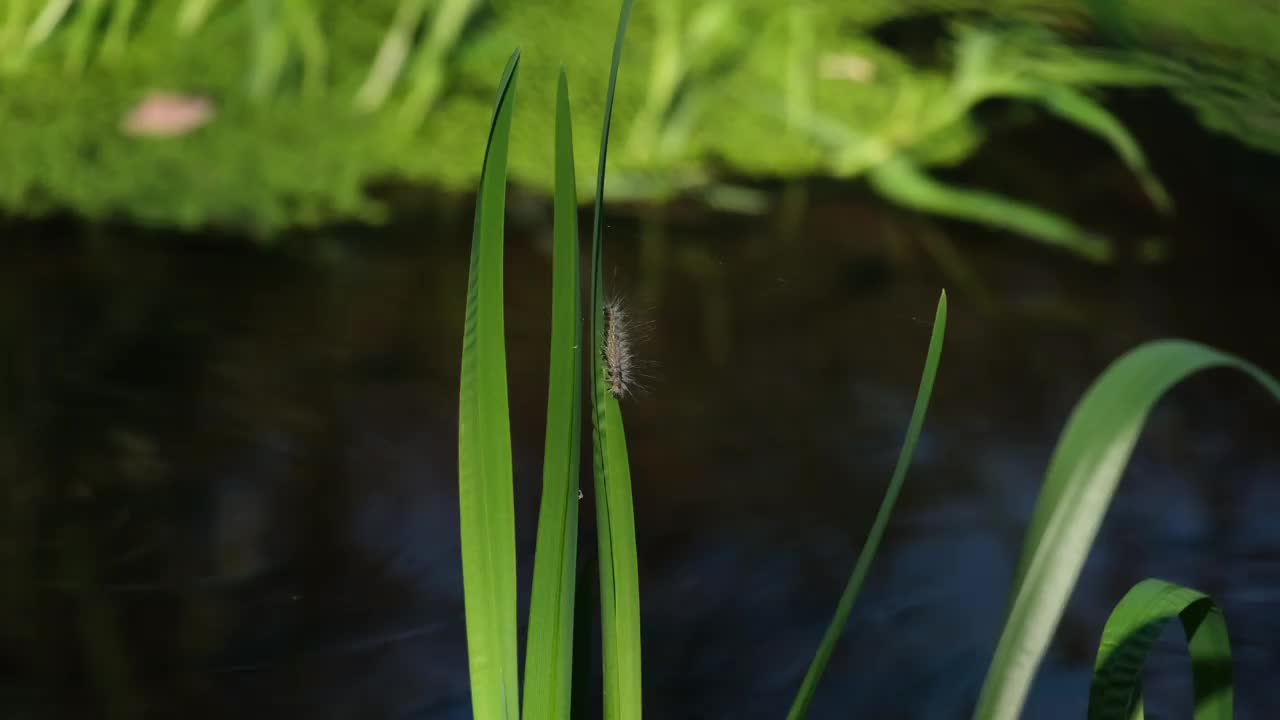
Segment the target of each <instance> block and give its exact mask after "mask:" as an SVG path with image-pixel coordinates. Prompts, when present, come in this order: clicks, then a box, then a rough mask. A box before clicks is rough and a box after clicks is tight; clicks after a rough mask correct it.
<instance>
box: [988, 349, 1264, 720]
mask: <svg viewBox="0 0 1280 720" xmlns="http://www.w3.org/2000/svg"><path fill="white" fill-rule="evenodd" d="M1220 367H1221V368H1234V369H1236V370H1239V371H1242V372H1244V373H1246V374H1248V375H1249V376H1251V377H1253V378H1254V379H1255V380H1257V381H1258V382H1259V383H1260V384H1261V385H1262V386H1263V387H1265V388H1266V389H1267V390H1268V391H1269V392H1270V393H1271V394H1272V395H1273V396H1274V397H1275V398H1276V399H1277V400H1280V383H1277V382H1276V379H1275V378H1274V377H1272V376H1270V375H1268V374H1267V373H1265V372H1263V371H1262V370H1260V369H1259V368H1257V367H1256V366H1254V365H1253V364H1251V363H1248V362H1246V361H1244V360H1241V359H1240V358H1237V357H1235V356H1232V355H1228V354H1226V353H1222V352H1219V351H1218V350H1215V349H1213V348H1210V347H1207V346H1205V345H1201V344H1199V343H1194V342H1189V341H1185V340H1159V341H1154V342H1150V343H1147V344H1145V345H1142V346H1140V347H1138V348H1136V349H1134V350H1131V351H1130V352H1128V353H1126V354H1125V355H1123V356H1121V357H1120V358H1119V359H1117V360H1116V361H1115V362H1114V363H1112V364H1111V366H1110V367H1109V368H1107V370H1106V371H1105V372H1104V373H1103V374H1102V376H1101V377H1099V378H1098V379H1097V380H1096V381H1095V382H1094V384H1093V385H1092V386H1091V387H1090V388H1089V390H1088V391H1087V392H1086V393H1085V395H1084V397H1083V398H1082V399H1081V400H1080V403H1079V404H1078V405H1077V406H1076V408H1075V410H1074V411H1072V413H1071V417H1070V418H1069V419H1068V421H1067V426H1066V428H1065V429H1064V430H1063V433H1062V436H1061V438H1060V439H1059V441H1058V446H1057V448H1056V449H1055V450H1054V453H1053V458H1052V460H1051V461H1050V463H1049V469H1048V471H1047V473H1046V476H1045V483H1044V488H1043V489H1042V490H1041V492H1040V498H1039V499H1038V500H1037V501H1036V508H1035V512H1034V514H1033V515H1032V518H1031V527H1030V529H1029V530H1028V532H1027V539H1026V541H1025V543H1024V544H1023V548H1022V558H1021V560H1020V561H1019V564H1018V569H1017V572H1016V573H1015V575H1014V582H1013V592H1012V597H1011V599H1010V607H1009V614H1008V617H1007V619H1006V620H1005V626H1004V630H1003V631H1002V633H1001V636H1000V642H999V644H998V645H997V647H996V652H995V656H994V657H993V658H992V660H991V666H990V668H989V669H988V670H987V678H986V681H985V683H984V685H983V687H982V693H981V695H980V696H979V699H978V705H977V707H976V709H975V711H974V717H975V718H980V719H981V720H988V719H990V718H995V719H998V720H1013V718H1016V717H1017V716H1018V714H1019V713H1020V712H1021V711H1022V706H1023V704H1024V702H1025V701H1026V696H1027V692H1028V691H1029V690H1030V688H1031V680H1032V678H1033V677H1034V675H1035V672H1036V669H1037V668H1038V667H1039V665H1040V661H1041V659H1043V657H1044V653H1045V650H1046V649H1047V648H1048V645H1049V641H1050V639H1051V638H1052V636H1053V633H1054V630H1055V629H1056V628H1057V625H1058V621H1059V620H1060V619H1061V618H1062V611H1063V609H1064V608H1065V607H1066V604H1067V599H1068V597H1069V596H1070V595H1071V591H1072V589H1073V588H1074V587H1075V583H1076V580H1077V579H1078V578H1079V576H1080V570H1081V568H1082V567H1083V566H1084V562H1085V558H1086V556H1087V555H1088V553H1089V548H1090V547H1091V546H1092V544H1093V541H1094V538H1095V537H1096V536H1097V534H1098V528H1099V527H1100V526H1101V524H1102V519H1103V516H1104V514H1105V513H1106V510H1107V507H1108V505H1110V503H1111V498H1112V496H1113V495H1114V494H1115V489H1116V485H1117V484H1118V483H1119V482H1120V476H1121V474H1122V473H1123V472H1124V469H1125V466H1126V465H1127V464H1128V462H1129V457H1130V455H1131V454H1132V453H1133V447H1134V445H1135V444H1136V443H1137V440H1138V435H1139V433H1140V432H1141V431H1142V428H1143V425H1144V424H1145V423H1146V418H1147V415H1148V413H1149V412H1150V411H1151V407H1152V405H1154V404H1155V402H1156V401H1157V400H1159V399H1160V398H1161V397H1162V396H1163V395H1164V394H1165V393H1166V392H1168V391H1169V389H1170V388H1172V387H1173V386H1174V385H1176V384H1178V383H1179V382H1181V381H1182V380H1184V379H1185V378H1187V377H1188V376H1189V375H1192V374H1193V373H1196V372H1199V371H1201V370H1206V369H1209V368H1220Z"/></svg>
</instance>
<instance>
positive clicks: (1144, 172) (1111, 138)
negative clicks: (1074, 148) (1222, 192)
mask: <svg viewBox="0 0 1280 720" xmlns="http://www.w3.org/2000/svg"><path fill="white" fill-rule="evenodd" d="M1019 94H1021V95H1023V96H1024V97H1027V98H1028V99H1030V100H1035V101H1036V102H1039V103H1040V104H1041V105H1043V106H1044V107H1045V108H1046V109H1047V110H1049V111H1050V112H1052V113H1053V114H1055V115H1057V116H1058V117H1060V118H1062V119H1063V120H1066V121H1067V122H1070V123H1072V124H1074V125H1076V126H1077V127H1080V128H1083V129H1084V130H1087V131H1089V132H1091V133H1093V134H1094V135H1097V136H1098V137H1099V138H1101V139H1102V140H1105V141H1106V142H1107V144H1108V145H1110V146H1111V149H1113V150H1115V151H1116V154H1118V155H1119V156H1120V159H1121V160H1123V161H1124V163H1125V165H1127V166H1128V167H1129V170H1130V172H1132V173H1133V174H1134V176H1135V177H1137V179H1138V182H1139V183H1140V184H1141V185H1142V191H1143V192H1145V193H1146V194H1147V197H1148V198H1150V199H1151V202H1152V203H1153V204H1154V205H1155V207H1156V209H1157V210H1159V211H1160V212H1162V213H1168V212H1170V211H1171V210H1172V209H1173V200H1172V199H1171V198H1170V197H1169V193H1168V191H1167V190H1165V188H1164V185H1163V184H1162V183H1161V182H1160V180H1159V179H1158V178H1157V177H1156V176H1155V173H1153V172H1152V171H1151V167H1150V166H1149V165H1148V164H1147V158H1146V156H1145V155H1144V154H1143V152H1142V148H1141V147H1140V146H1139V145H1138V141H1137V140H1136V139H1135V138H1134V137H1133V135H1132V134H1131V133H1130V132H1129V129H1128V128H1126V127H1125V126H1124V123H1122V122H1120V120H1119V119H1118V118H1116V116H1115V115H1112V114H1111V112H1110V111H1109V110H1107V109H1106V108H1105V107H1104V106H1103V105H1102V104H1101V103H1099V102H1097V101H1096V100H1094V99H1093V98H1091V97H1089V96H1088V95H1085V94H1084V93H1082V92H1080V91H1078V90H1074V89H1072V88H1069V87H1066V86H1063V85H1055V84H1050V83H1036V84H1034V85H1029V86H1028V87H1027V89H1026V91H1025V92H1022V93H1019Z"/></svg>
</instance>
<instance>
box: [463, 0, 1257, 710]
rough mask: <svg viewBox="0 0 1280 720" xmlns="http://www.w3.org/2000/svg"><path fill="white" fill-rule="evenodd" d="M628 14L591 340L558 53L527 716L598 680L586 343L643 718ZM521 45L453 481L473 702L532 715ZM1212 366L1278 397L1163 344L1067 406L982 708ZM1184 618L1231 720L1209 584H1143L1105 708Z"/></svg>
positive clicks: (472, 300) (619, 685) (604, 551)
mask: <svg viewBox="0 0 1280 720" xmlns="http://www.w3.org/2000/svg"><path fill="white" fill-rule="evenodd" d="M630 10H631V2H630V0H623V3H622V9H621V13H620V15H619V20H618V28H617V35H616V37H615V41H614V51H613V59H612V63H611V66H610V75H609V86H608V93H607V95H606V99H605V112H604V127H603V130H602V137H601V143H600V154H599V164H598V174H597V178H596V187H595V213H594V219H593V225H592V255H591V263H592V264H591V274H590V277H591V281H590V289H589V293H590V295H589V297H590V306H589V314H588V318H589V327H588V331H587V332H586V333H585V337H586V339H587V342H585V343H584V342H583V337H584V333H583V330H582V317H581V307H582V303H581V294H580V288H579V281H578V277H579V275H578V267H577V226H576V220H575V200H574V199H575V196H576V187H575V180H574V170H573V167H574V166H573V144H572V132H571V127H572V124H571V121H570V117H569V115H570V111H569V103H568V82H567V79H566V76H565V73H564V71H563V69H562V70H561V73H560V79H559V86H558V95H557V104H556V125H555V128H556V130H555V160H556V162H555V189H556V194H555V197H556V206H555V210H556V213H555V233H554V234H555V244H554V257H553V279H552V295H553V300H552V319H551V321H552V331H551V373H550V378H549V384H548V391H549V394H548V402H547V435H546V444H545V457H544V466H543V493H542V505H541V508H540V511H539V517H538V536H537V547H536V551H535V565H534V578H533V590H532V599H531V603H530V616H529V631H528V633H529V634H528V643H527V648H528V650H527V652H528V654H527V657H526V662H525V668H526V671H525V673H526V674H525V682H524V696H523V701H524V714H525V717H526V718H568V717H569V716H570V712H571V709H572V707H573V698H574V687H573V683H574V678H575V677H576V678H579V679H580V678H582V677H585V674H584V673H583V672H582V668H581V665H582V663H583V662H585V659H584V658H582V657H581V654H579V655H578V656H577V657H575V654H574V649H575V632H574V629H575V622H576V614H577V613H581V612H583V611H584V610H585V608H583V607H581V606H580V605H577V603H578V598H579V597H580V596H582V593H581V592H580V591H581V588H580V587H579V586H578V584H577V568H576V558H577V551H578V545H577V542H578V538H577V533H578V516H577V502H578V499H579V495H578V488H579V483H578V475H579V470H580V468H579V465H578V460H577V458H578V450H579V438H580V430H581V423H582V419H581V402H580V401H581V399H582V385H581V382H582V381H581V370H582V367H583V364H584V363H583V353H586V358H587V360H586V367H587V368H589V374H588V377H589V383H590V384H589V396H590V400H591V403H590V407H591V413H592V415H591V420H592V431H593V432H592V446H593V473H594V478H595V498H594V499H595V509H596V520H597V523H596V525H597V532H596V539H597V545H598V555H599V568H598V573H597V577H598V588H599V602H600V616H601V627H602V637H601V641H602V644H603V651H604V652H603V662H604V717H605V718H607V720H617V719H626V720H638V719H639V718H640V717H641V694H642V693H641V678H642V676H641V670H640V642H641V634H640V589H639V581H638V571H637V566H638V562H637V555H636V552H637V551H636V541H635V517H634V509H633V506H632V498H631V477H630V467H629V462H628V458H627V447H626V437H625V430H624V428H623V421H622V414H621V411H620V409H619V405H618V395H620V394H621V393H620V392H618V389H619V372H618V371H619V368H618V365H619V364H620V363H621V360H620V356H621V354H622V353H621V350H620V348H619V347H618V345H617V337H616V335H615V336H613V337H611V336H610V335H611V334H610V326H611V323H615V324H616V322H617V320H618V318H617V317H616V308H615V309H613V310H612V313H615V314H614V315H613V316H612V317H611V314H610V313H611V311H610V310H608V309H607V308H606V304H605V301H604V297H605V296H604V287H603V282H602V276H603V273H602V267H603V250H604V237H603V232H602V228H603V222H602V218H603V195H604V185H605V182H604V181H605V165H606V156H607V149H608V141H609V127H610V122H611V118H612V106H613V100H614V91H615V88H616V81H617V74H618V67H619V64H620V58H621V48H622V41H623V37H624V35H625V31H626V26H627V21H628V18H629V14H630ZM519 60H520V53H519V51H518V50H517V51H516V52H515V53H514V54H513V55H512V56H511V58H510V60H509V61H508V64H507V68H506V70H505V72H504V73H503V76H502V81H501V82H500V84H499V90H498V98H497V102H496V104H495V108H494V111H493V119H492V122H491V129H490V133H489V140H488V146H487V148H486V152H485V158H484V166H483V170H482V172H481V182H480V193H479V197H478V200H477V204H476V217H475V227H474V233H473V237H472V255H471V266H470V270H469V273H470V283H469V285H468V293H467V314H466V324H465V331H464V336H463V352H462V378H461V382H462V385H461V390H460V407H459V410H460V416H459V478H458V480H459V504H460V512H461V527H462V551H463V552H462V563H463V582H464V592H465V606H466V617H467V622H466V625H467V643H468V658H469V662H470V671H471V683H472V686H471V694H472V709H473V712H474V716H475V717H476V718H477V720H496V719H498V718H503V719H504V720H510V719H513V718H518V717H519V715H520V709H519V708H520V700H521V698H520V692H519V688H520V683H519V682H518V678H517V657H516V648H517V637H516V626H517V623H516V617H515V616H516V609H515V597H516V587H515V582H516V578H515V541H514V537H515V534H514V519H513V517H514V513H513V510H512V503H513V501H512V478H511V447H510V442H511V441H510V428H509V425H508V407H507V385H506V369H505V346H504V341H503V295H502V257H503V253H502V243H503V214H504V197H505V196H504V193H505V183H506V162H507V155H508V140H509V136H510V132H511V117H512V108H513V104H514V99H515V88H516V76H517V71H518V68H519ZM1081 107H1084V106H1081ZM946 319H947V298H946V293H945V292H944V293H942V295H941V296H940V298H939V301H938V307H937V312H936V315H935V319H934V324H933V330H932V334H931V337H930V341H929V347H928V350H927V352H926V355H925V363H924V371H923V373H922V377H921V381H920V386H919V389H918V391H917V395H916V401H915V406H914V408H913V410H912V414H911V419H910V422H909V424H908V427H907V431H906V434H905V438H904V441H903V446H902V450H901V453H900V455H899V457H898V462H897V465H896V467H895V468H894V472H893V476H892V477H891V479H890V481H889V486H888V489H887V491H886V493H885V497H884V500H883V502H882V504H881V507H880V510H879V512H878V513H877V514H876V518H875V521H874V523H873V524H872V527H871V530H870V532H869V533H868V537H867V540H866V543H865V544H864V546H863V549H862V552H861V553H860V554H859V556H858V560H857V563H856V565H855V567H854V569H853V571H852V573H851V575H850V578H849V582H848V585H847V587H846V588H845V591H844V593H843V594H842V596H841V597H840V600H839V603H838V605H837V608H836V611H835V614H834V617H833V618H832V621H831V623H830V625H829V627H828V628H827V631H826V633H825V634H824V636H823V638H822V641H821V643H820V644H819V647H818V649H817V652H816V654H815V656H814V659H813V662H812V664H811V665H810V667H809V670H808V672H807V673H806V675H805V677H804V680H803V681H802V683H801V686H800V688H799V690H798V692H797V695H796V698H795V700H794V702H793V704H792V707H791V710H790V713H789V714H788V718H789V719H790V720H798V719H799V718H803V717H805V716H806V714H807V711H808V708H809V705H810V703H811V701H812V699H813V697H814V694H815V693H816V692H817V689H818V683H819V681H820V679H821V677H822V674H823V671H824V670H825V668H826V665H827V661H828V659H829V658H830V656H831V653H832V651H833V649H834V648H835V646H836V644H837V643H838V641H839V638H840V635H841V633H842V632H843V629H844V627H845V624H846V623H847V621H848V618H849V616H850V614H851V612H852V609H853V606H854V603H855V601H856V599H857V596H858V593H859V592H860V590H861V587H862V583H863V581H864V580H865V578H866V576H867V573H868V572H869V570H870V567H871V563H872V561H873V560H874V557H875V554H876V551H877V550H878V548H879V543H880V540H881V538H882V537H883V535H884V532H885V530H886V528H887V526H888V521H889V517H890V515H891V514H892V511H893V507H894V504H895V502H896V500H897V498H898V495H899V493H900V492H901V489H902V486H903V483H904V481H905V478H906V472H907V468H908V467H909V466H910V463H911V459H912V455H913V453H914V450H915V445H916V442H917V440H918V438H919V435H920V432H921V429H922V427H923V423H924V418H925V414H926V410H927V408H928V403H929V399H930V396H931V394H932V390H933V385H934V381H935V378H936V375H937V372H938V366H939V361H940V357H941V351H942V341H943V337H944V335H945V329H946ZM611 343H613V345H612V350H611V345H610V344H611ZM1212 368H1230V369H1235V370H1237V371H1240V372H1244V373H1246V374H1248V375H1249V376H1251V377H1253V378H1254V379H1255V380H1257V381H1258V383H1259V384H1261V385H1262V386H1263V387H1264V388H1265V389H1266V390H1267V391H1268V392H1270V393H1271V394H1272V395H1273V396H1274V397H1276V398H1277V400H1280V383H1278V382H1277V381H1276V380H1275V378H1274V377H1272V376H1271V375H1269V374H1267V373H1266V372H1264V371H1262V370H1261V369H1259V368H1257V367H1256V366H1254V365H1252V364H1250V363H1248V362H1246V361H1244V360H1241V359H1239V358H1236V357H1234V356H1231V355H1228V354H1225V353H1222V352H1220V351H1217V350H1215V349H1213V348H1210V347H1207V346H1204V345H1201V344H1198V343H1194V342H1189V341H1185V340H1163V341H1156V342H1150V343H1147V344H1145V345H1142V346H1140V347H1138V348H1136V349H1134V350H1132V351H1131V352H1129V353H1128V354H1126V355H1124V356H1122V357H1121V358H1119V359H1118V360H1117V361H1116V362H1115V363H1113V364H1112V365H1111V366H1110V367H1109V368H1108V369H1107V370H1106V371H1105V372H1104V373H1103V374H1102V375H1101V376H1100V377H1099V378H1098V380H1097V381H1096V382H1095V383H1094V384H1093V385H1092V386H1091V387H1090V388H1089V390H1088V391H1087V392H1086V393H1085V395H1084V397H1083V398H1082V399H1081V401H1080V403H1079V404H1078V405H1077V407H1076V408H1075V410H1074V411H1073V412H1072V414H1071V417H1070V418H1069V420H1068V422H1067V425H1066V428H1065V429H1064V431H1063V433H1062V436H1061V437H1060V439H1059V442H1058V444H1057V447H1056V449H1055V451H1054V455H1053V458H1052V460H1051V462H1050V465H1049V468H1048V470H1047V472H1046V475H1045V482H1044V487H1043V489H1042V491H1041V494H1040V497H1039V499H1038V501H1037V504H1036V509H1035V513H1034V515H1033V518H1032V522H1031V527H1030V529H1029V531H1028V534H1027V538H1026V541H1025V543H1024V547H1023V553H1022V558H1021V560H1020V562H1019V565H1018V569H1017V572H1016V574H1015V579H1014V584H1013V590H1012V594H1011V599H1010V607H1009V610H1008V615H1007V619H1006V622H1005V625H1004V628H1003V631H1002V634H1001V637H1000V641H999V645H998V647H997V649H996V652H995V655H994V657H993V659H992V661H991V667H990V670H989V671H988V675H987V678H986V682H985V684H984V685H983V688H982V692H981V695H980V697H979V698H978V702H977V706H976V708H975V711H974V717H975V718H977V719H979V720H1009V719H1012V718H1015V717H1017V716H1018V715H1019V713H1020V712H1021V710H1022V707H1023V704H1024V703H1025V700H1026V696H1027V692H1028V690H1029V689H1030V686H1031V680H1032V678H1033V676H1034V674H1035V672H1036V670H1037V668H1038V667H1039V664H1040V661H1041V659H1042V658H1043V656H1044V653H1045V651H1046V649H1047V647H1048V644H1049V641H1050V639H1051V637H1052V635H1053V633H1054V631H1055V629H1056V627H1057V625H1058V622H1059V620H1060V618H1061V615H1062V612H1063V609H1064V608H1065V606H1066V602H1067V599H1068V598H1069V597H1070V594H1071V591H1072V589H1073V588H1074V586H1075V583H1076V581H1077V579H1078V577H1079V574H1080V571H1081V568H1082V567H1083V565H1084V561H1085V558H1086V556H1087V554H1088V552H1089V549H1090V547H1091V546H1092V544H1093V542H1094V539H1095V537H1096V535H1097V531H1098V528H1099V527H1100V525H1101V522H1102V519H1103V516H1104V515H1105V513H1106V510H1107V507H1108V505H1109V504H1110V501H1111V498H1112V496H1113V495H1114V492H1115V488H1116V485H1117V484H1118V483H1119V480H1120V477H1121V475H1122V474H1123V471H1124V469H1125V466H1126V465H1127V463H1128V460H1129V457H1130V455H1131V453H1132V451H1133V448H1134V445H1135V444H1136V442H1137V440H1138V437H1139V435H1140V433H1141V431H1142V429H1143V427H1144V425H1145V422H1146V418H1147V415H1148V413H1149V412H1150V410H1151V407H1152V406H1153V405H1154V404H1155V402H1156V401H1157V400H1159V399H1160V398H1161V397H1162V396H1163V395H1164V394H1165V393H1167V392H1168V391H1169V390H1170V389H1172V388H1173V387H1174V386H1175V385H1177V384H1178V383H1179V382H1181V381H1182V380H1183V379H1185V378H1186V377H1188V376H1190V375H1192V374H1194V373H1196V372H1199V371H1202V370H1207V369H1212ZM1174 617H1177V618H1178V619H1179V620H1180V621H1181V623H1182V625H1183V628H1184V630H1185V632H1186V635H1187V639H1188V646H1189V649H1190V652H1191V655H1192V659H1193V670H1194V673H1195V674H1194V677H1195V685H1196V717H1197V718H1205V719H1207V718H1215V719H1219V720H1229V718H1230V717H1231V712H1232V697H1231V695H1232V686H1231V671H1230V644H1229V640H1228V637H1227V634H1226V625H1225V621H1224V620H1223V618H1222V616H1221V613H1220V612H1219V611H1218V610H1217V609H1216V607H1215V606H1214V605H1213V602H1212V600H1210V599H1209V598H1207V597H1206V596H1204V595H1203V594H1200V593H1198V592H1196V591H1194V590H1190V589H1188V588H1183V587H1181V586H1177V585H1174V584H1172V583H1168V582H1165V581H1160V580H1154V579H1153V580H1146V581H1144V582H1142V583H1139V584H1138V585H1137V586H1135V587H1134V589H1133V590H1132V591H1131V592H1130V593H1129V595H1127V596H1126V597H1125V598H1124V599H1123V600H1122V601H1121V602H1120V603H1119V605H1118V606H1117V607H1116V609H1115V611H1114V612H1113V613H1112V616H1111V618H1110V619H1109V620H1108V622H1107V626H1106V629H1105V630H1104V632H1103V639H1102V643H1101V647H1100V649H1099V653H1098V661H1097V665H1096V667H1095V672H1094V679H1093V687H1092V691H1091V697H1090V710H1089V715H1090V718H1091V719H1094V720H1104V719H1110V718H1126V719H1127V718H1132V717H1140V709H1141V691H1140V682H1139V676H1140V670H1141V667H1142V664H1143V662H1144V660H1145V657H1146V653H1147V651H1148V650H1149V648H1150V646H1151V643H1152V642H1153V641H1154V639H1155V637H1156V636H1157V635H1158V634H1159V630H1160V628H1162V627H1163V626H1164V625H1165V624H1166V623H1167V622H1168V621H1169V620H1171V619H1172V618H1174ZM579 629H581V628H579ZM578 637H581V636H580V634H579V636H578ZM575 663H576V664H577V666H578V671H577V672H576V673H575ZM579 682H580V680H579ZM579 689H580V688H579ZM580 709H581V708H580V707H579V710H580ZM1134 713H1137V714H1134Z"/></svg>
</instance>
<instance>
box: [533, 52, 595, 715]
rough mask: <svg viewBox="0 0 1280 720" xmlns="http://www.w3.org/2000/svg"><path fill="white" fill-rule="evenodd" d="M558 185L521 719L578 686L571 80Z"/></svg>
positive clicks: (550, 711) (562, 703)
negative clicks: (548, 371)
mask: <svg viewBox="0 0 1280 720" xmlns="http://www.w3.org/2000/svg"><path fill="white" fill-rule="evenodd" d="M555 148H556V168H555V172H556V181H555V223H554V229H553V234H554V242H555V244H554V249H553V269H552V278H551V377H550V381H549V383H548V393H547V435H546V446H545V448H544V452H543V465H542V507H541V509H540V510H539V512H538V542H537V549H536V550H535V552H534V564H533V591H532V596H531V598H530V601H529V640H528V646H527V648H526V653H527V654H526V656H525V663H524V667H525V671H524V673H525V675H524V717H525V719H526V720H567V719H568V717H569V710H570V702H571V696H570V692H571V690H572V684H573V618H574V590H575V587H574V576H575V575H576V573H577V562H578V471H579V460H580V455H579V450H580V448H579V440H580V439H581V437H582V297H581V295H582V291H581V287H582V283H581V280H582V278H581V276H579V274H578V217H577V213H578V205H577V200H578V190H577V186H576V183H575V182H574V174H573V131H572V126H571V119H570V115H569V82H568V80H567V79H566V78H565V72H564V68H561V69H560V84H559V87H558V89H557V91H556V145H555Z"/></svg>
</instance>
